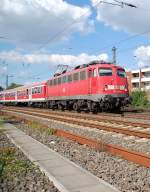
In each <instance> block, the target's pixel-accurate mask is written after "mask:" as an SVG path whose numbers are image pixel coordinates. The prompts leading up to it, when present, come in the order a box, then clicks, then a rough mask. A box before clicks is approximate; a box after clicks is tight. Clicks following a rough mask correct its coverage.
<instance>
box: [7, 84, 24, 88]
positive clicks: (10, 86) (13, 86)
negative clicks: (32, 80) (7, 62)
mask: <svg viewBox="0 0 150 192" xmlns="http://www.w3.org/2000/svg"><path fill="white" fill-rule="evenodd" d="M21 86H22V85H21V84H17V83H11V84H10V85H9V86H8V87H7V89H14V88H16V87H21Z"/></svg>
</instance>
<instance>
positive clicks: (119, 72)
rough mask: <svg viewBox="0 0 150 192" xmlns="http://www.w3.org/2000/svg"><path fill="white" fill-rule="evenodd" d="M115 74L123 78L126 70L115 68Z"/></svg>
mask: <svg viewBox="0 0 150 192" xmlns="http://www.w3.org/2000/svg"><path fill="white" fill-rule="evenodd" d="M117 75H118V76H119V77H123V78H125V77H126V72H125V71H124V70H123V69H117Z"/></svg>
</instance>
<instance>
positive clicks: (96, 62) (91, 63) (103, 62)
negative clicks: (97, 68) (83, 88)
mask: <svg viewBox="0 0 150 192" xmlns="http://www.w3.org/2000/svg"><path fill="white" fill-rule="evenodd" d="M97 64H112V63H111V62H106V61H103V60H94V61H91V62H90V63H88V66H89V65H97Z"/></svg>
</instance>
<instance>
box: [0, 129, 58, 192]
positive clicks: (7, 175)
mask: <svg viewBox="0 0 150 192" xmlns="http://www.w3.org/2000/svg"><path fill="white" fill-rule="evenodd" d="M0 149H1V153H0V167H1V169H0V170H1V171H0V192H25V191H27V192H59V191H58V190H57V189H56V187H55V186H54V185H53V183H52V182H50V181H49V179H48V178H47V177H46V176H45V175H44V174H43V173H42V172H41V171H40V170H39V168H38V167H37V166H35V165H34V164H33V163H32V162H31V161H29V160H28V159H27V158H26V156H25V155H24V154H23V153H22V152H21V151H20V150H19V149H18V148H16V147H15V146H14V144H12V143H11V141H10V140H9V139H8V138H7V136H6V135H5V134H4V132H2V131H1V130H0ZM2 151H3V152H2ZM2 167H3V170H2Z"/></svg>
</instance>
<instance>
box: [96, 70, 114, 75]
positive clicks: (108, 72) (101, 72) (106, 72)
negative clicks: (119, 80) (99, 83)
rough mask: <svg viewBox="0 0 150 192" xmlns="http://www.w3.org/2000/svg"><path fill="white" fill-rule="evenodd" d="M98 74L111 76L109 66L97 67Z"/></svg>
mask: <svg viewBox="0 0 150 192" xmlns="http://www.w3.org/2000/svg"><path fill="white" fill-rule="evenodd" d="M98 72H99V76H112V69H111V68H99V70H98Z"/></svg>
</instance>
